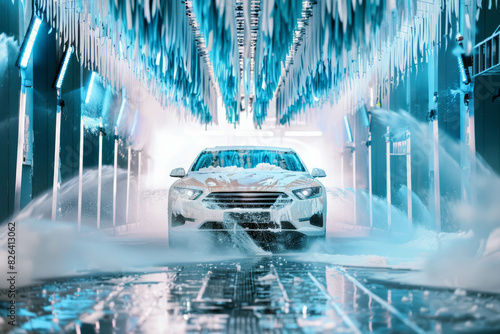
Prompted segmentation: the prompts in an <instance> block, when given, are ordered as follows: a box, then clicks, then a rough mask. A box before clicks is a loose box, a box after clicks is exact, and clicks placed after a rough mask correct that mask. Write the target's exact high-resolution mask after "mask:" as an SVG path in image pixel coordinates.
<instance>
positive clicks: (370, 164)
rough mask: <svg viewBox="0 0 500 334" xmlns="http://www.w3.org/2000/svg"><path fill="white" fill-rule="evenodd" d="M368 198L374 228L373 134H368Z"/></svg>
mask: <svg viewBox="0 0 500 334" xmlns="http://www.w3.org/2000/svg"><path fill="white" fill-rule="evenodd" d="M368 142H369V145H368V196H369V201H370V203H369V205H370V227H373V186H372V144H371V142H372V133H371V132H369V133H368Z"/></svg>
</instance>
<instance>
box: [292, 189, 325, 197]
mask: <svg viewBox="0 0 500 334" xmlns="http://www.w3.org/2000/svg"><path fill="white" fill-rule="evenodd" d="M322 192H323V190H322V189H321V187H311V188H303V189H297V190H294V191H293V193H294V195H295V196H297V197H298V198H299V199H311V198H316V197H319V196H321V193H322Z"/></svg>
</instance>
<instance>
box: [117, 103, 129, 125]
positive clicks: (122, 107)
mask: <svg viewBox="0 0 500 334" xmlns="http://www.w3.org/2000/svg"><path fill="white" fill-rule="evenodd" d="M126 102H127V99H126V98H125V97H124V98H123V99H122V105H121V106H120V111H119V112H118V117H117V119H116V127H119V126H120V123H121V121H122V117H123V112H124V110H125V103H126Z"/></svg>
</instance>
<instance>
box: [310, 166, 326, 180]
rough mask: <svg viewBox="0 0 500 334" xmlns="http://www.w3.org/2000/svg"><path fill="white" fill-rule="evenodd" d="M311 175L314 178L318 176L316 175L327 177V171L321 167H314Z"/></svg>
mask: <svg viewBox="0 0 500 334" xmlns="http://www.w3.org/2000/svg"><path fill="white" fill-rule="evenodd" d="M311 176H312V177H313V178H316V177H326V173H325V171H324V170H322V169H319V168H313V170H312V172H311Z"/></svg>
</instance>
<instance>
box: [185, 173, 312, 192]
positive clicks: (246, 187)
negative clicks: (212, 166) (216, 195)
mask: <svg viewBox="0 0 500 334" xmlns="http://www.w3.org/2000/svg"><path fill="white" fill-rule="evenodd" d="M177 182H178V183H177ZM177 182H176V184H175V185H176V186H188V187H189V186H194V187H200V188H207V189H208V190H209V191H276V190H283V189H285V188H286V189H297V188H301V187H310V186H318V185H320V183H319V182H317V181H316V180H314V179H313V178H312V177H311V176H310V175H309V173H305V172H262V171H240V172H234V173H199V172H191V173H189V174H188V175H187V176H186V177H184V178H182V179H181V180H179V181H177Z"/></svg>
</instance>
